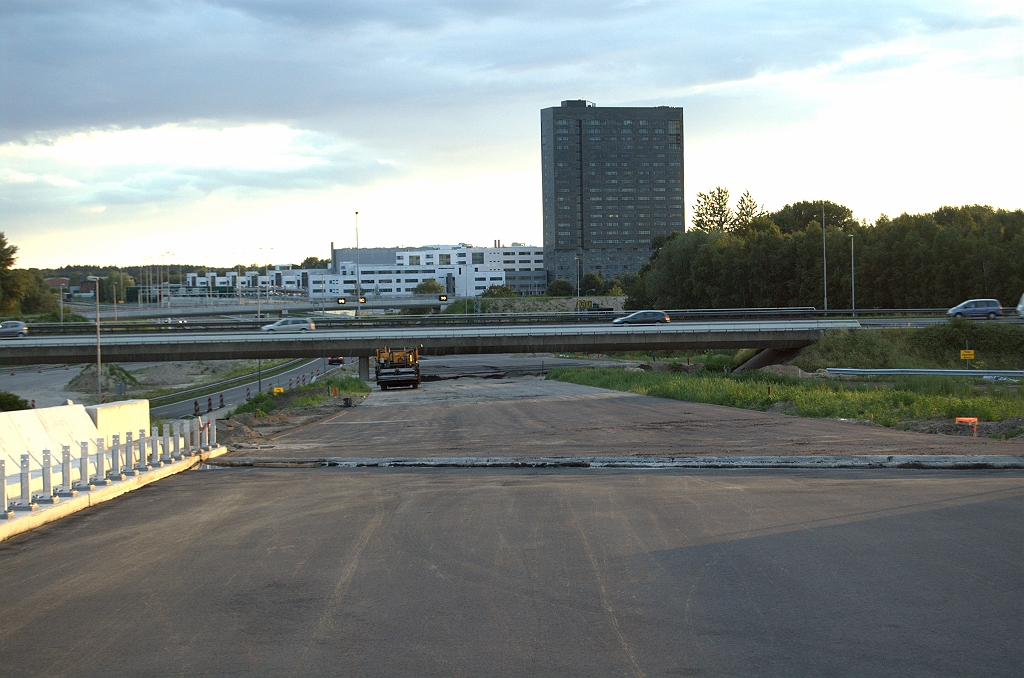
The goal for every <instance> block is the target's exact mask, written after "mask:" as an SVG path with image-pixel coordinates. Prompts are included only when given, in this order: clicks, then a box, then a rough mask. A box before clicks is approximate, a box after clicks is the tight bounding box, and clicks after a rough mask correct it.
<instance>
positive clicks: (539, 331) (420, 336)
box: [0, 320, 860, 365]
mask: <svg viewBox="0 0 1024 678" xmlns="http://www.w3.org/2000/svg"><path fill="white" fill-rule="evenodd" d="M835 329H860V323H858V322H857V321H854V320H790V321H765V322H707V323H667V324H663V325H611V324H602V325H536V326H522V325H513V326H472V325H470V326H462V327H450V326H449V327H393V328H388V327H374V328H366V329H353V330H327V331H315V332H308V333H298V334H270V333H266V332H260V333H258V334H257V333H253V332H211V333H203V334H197V335H191V334H190V335H186V334H180V333H174V332H167V333H147V334H140V335H131V334H124V335H114V336H105V337H103V338H102V341H101V346H102V355H103V359H104V360H109V361H111V362H148V361H161V360H239V359H254V358H316V357H323V356H348V357H354V356H359V357H364V356H370V355H373V353H374V351H375V350H376V349H377V348H380V347H381V346H385V345H389V346H421V347H422V348H421V352H422V353H423V354H424V355H449V354H458V353H534V352H536V353H547V352H551V353H557V352H570V353H572V352H586V353H594V352H602V353H607V352H610V351H661V350H696V349H713V348H721V349H739V348H802V347H804V346H809V345H810V344H813V343H814V342H816V341H818V340H819V339H820V338H821V337H822V335H824V334H825V332H828V331H830V330H835ZM95 359H96V338H95V337H86V336H58V337H36V338H32V337H28V338H24V339H17V340H5V341H3V342H0V365H36V364H45V363H80V362H94V361H95Z"/></svg>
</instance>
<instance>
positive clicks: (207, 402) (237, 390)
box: [150, 359, 334, 419]
mask: <svg viewBox="0 0 1024 678" xmlns="http://www.w3.org/2000/svg"><path fill="white" fill-rule="evenodd" d="M330 369H334V367H332V366H329V365H327V361H326V359H319V360H311V361H309V362H307V363H306V364H304V365H300V366H298V367H295V368H293V369H291V370H288V371H287V372H282V373H281V374H277V375H274V376H272V377H266V378H264V379H263V380H262V382H261V381H260V379H258V378H257V377H255V376H254V377H253V379H252V380H251V381H249V382H246V383H243V384H239V385H237V386H232V387H230V388H225V389H222V390H219V391H216V392H214V393H211V394H208V395H202V396H189V397H186V398H184V399H182V400H180V401H178V402H174V403H169V404H167V405H159V406H156V407H151V408H150V413H151V414H154V415H156V416H158V417H162V418H164V419H176V418H178V417H183V416H188V415H192V414H195V408H196V405H197V404H198V406H199V411H200V413H201V414H206V413H207V412H209V411H212V410H218V411H219V410H220V409H221V408H222V407H223V408H226V409H230V408H233V407H236V406H238V405H240V404H242V403H244V402H245V401H246V400H248V399H249V397H251V396H254V395H256V394H257V393H259V392H260V389H261V388H262V389H263V390H264V391H269V390H270V389H271V388H272V387H274V386H279V387H282V388H288V386H289V383H293V384H294V385H295V386H299V385H301V384H302V383H303V382H302V379H303V378H305V379H306V382H305V383H312V382H313V381H314V380H315V379H317V378H319V377H320V376H322V375H325V374H326V373H327V372H326V371H325V370H328V371H329V370H330ZM289 380H291V382H289ZM221 396H223V403H224V404H223V406H222V405H221V402H222V401H221Z"/></svg>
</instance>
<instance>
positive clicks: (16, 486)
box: [0, 417, 217, 519]
mask: <svg viewBox="0 0 1024 678" xmlns="http://www.w3.org/2000/svg"><path fill="white" fill-rule="evenodd" d="M216 446H217V427H216V419H214V418H212V417H209V418H207V419H206V420H205V421H204V420H203V418H202V417H198V418H196V419H193V420H184V421H176V422H174V424H164V425H163V430H162V431H161V430H160V428H159V427H157V426H154V427H152V429H151V430H150V431H149V432H148V433H147V431H146V430H145V429H139V431H138V434H137V435H136V434H135V432H134V431H126V432H125V434H124V437H123V439H122V437H121V435H120V434H115V435H113V436H111V444H110V446H109V449H108V447H107V445H106V441H105V439H104V438H97V439H95V440H82V441H72V442H71V443H70V444H68V445H61V449H60V450H59V451H57V450H39V451H38V452H31V451H30V452H26V453H24V454H22V455H21V457H20V458H19V459H16V458H14V456H13V455H8V456H7V457H6V458H0V478H3V483H0V485H2V489H3V497H2V500H3V504H2V506H3V508H2V510H0V518H7V519H11V518H15V517H17V516H18V515H19V514H21V513H22V512H31V511H36V510H39V509H40V508H43V507H44V506H46V505H49V504H56V503H59V502H60V500H61V498H62V497H74V496H76V495H78V494H79V493H81V492H91V491H92V490H94V489H96V488H98V487H103V486H107V485H111V484H113V483H117V482H120V481H123V480H125V479H127V478H129V477H133V476H138V475H140V474H143V473H146V472H148V471H152V470H154V469H157V468H161V467H163V466H166V465H168V464H171V463H174V462H176V461H180V460H182V459H186V458H189V457H194V456H196V455H197V454H199V453H201V452H205V451H209V450H212V449H214V448H215V447H216Z"/></svg>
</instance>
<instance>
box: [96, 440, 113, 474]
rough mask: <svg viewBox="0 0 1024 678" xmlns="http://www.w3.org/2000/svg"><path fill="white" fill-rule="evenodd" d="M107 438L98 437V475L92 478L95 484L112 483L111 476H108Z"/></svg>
mask: <svg viewBox="0 0 1024 678" xmlns="http://www.w3.org/2000/svg"><path fill="white" fill-rule="evenodd" d="M106 442H107V441H106V440H104V439H103V438H97V439H96V476H95V477H94V478H93V479H92V484H93V485H109V484H110V483H111V480H110V478H108V477H107V469H106V463H107V450H106V447H107V446H106Z"/></svg>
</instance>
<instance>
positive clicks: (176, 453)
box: [174, 421, 181, 459]
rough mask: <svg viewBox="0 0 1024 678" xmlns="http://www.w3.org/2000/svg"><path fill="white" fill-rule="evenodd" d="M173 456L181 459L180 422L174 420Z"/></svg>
mask: <svg viewBox="0 0 1024 678" xmlns="http://www.w3.org/2000/svg"><path fill="white" fill-rule="evenodd" d="M174 458H175V459H181V422H177V421H176V422H174Z"/></svg>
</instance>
